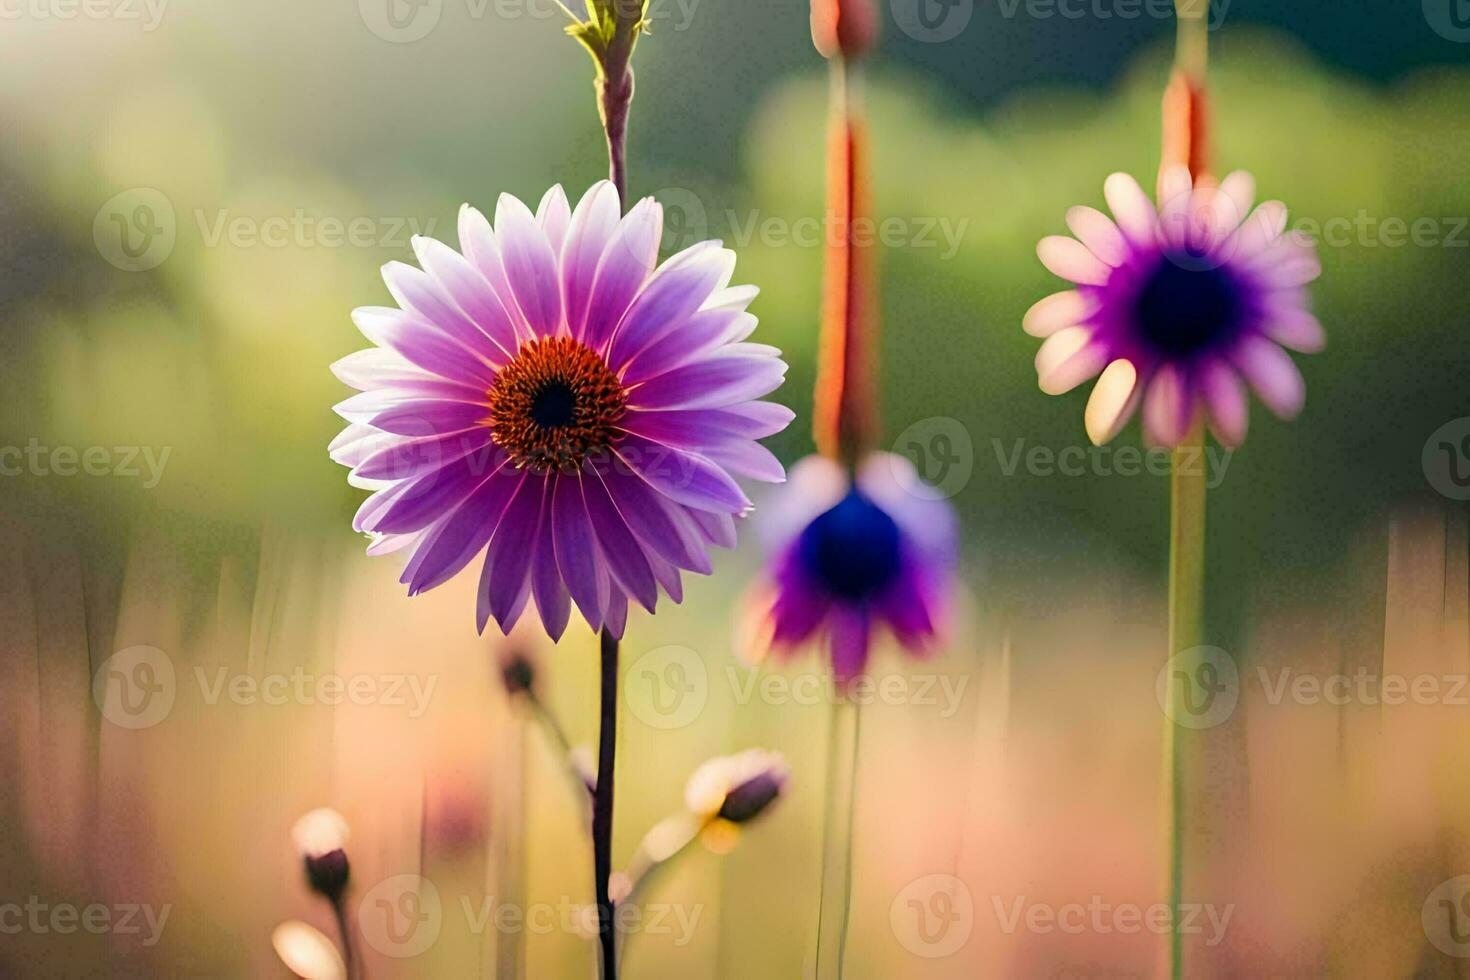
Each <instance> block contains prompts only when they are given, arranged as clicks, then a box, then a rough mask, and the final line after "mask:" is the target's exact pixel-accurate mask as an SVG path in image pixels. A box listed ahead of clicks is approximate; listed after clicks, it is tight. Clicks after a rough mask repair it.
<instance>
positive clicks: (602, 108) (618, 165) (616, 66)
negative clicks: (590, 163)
mask: <svg viewBox="0 0 1470 980" xmlns="http://www.w3.org/2000/svg"><path fill="white" fill-rule="evenodd" d="M610 3H611V9H612V14H613V33H612V38H611V39H610V40H609V41H608V43H607V47H606V49H605V50H604V51H603V52H602V55H601V57H600V58H599V62H598V65H599V71H598V75H597V109H598V112H599V113H600V114H601V116H602V128H603V130H604V131H606V133H607V160H608V179H609V180H611V181H612V183H613V186H614V187H616V188H617V189H618V200H619V201H621V202H622V204H623V207H624V208H625V209H626V208H627V206H628V162H627V155H628V110H629V109H630V108H631V107H632V105H633V68H632V60H633V46H634V44H636V43H637V41H638V32H639V31H640V30H642V29H643V26H642V25H643V4H644V0H610Z"/></svg>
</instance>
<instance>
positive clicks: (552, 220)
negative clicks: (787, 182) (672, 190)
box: [330, 181, 793, 639]
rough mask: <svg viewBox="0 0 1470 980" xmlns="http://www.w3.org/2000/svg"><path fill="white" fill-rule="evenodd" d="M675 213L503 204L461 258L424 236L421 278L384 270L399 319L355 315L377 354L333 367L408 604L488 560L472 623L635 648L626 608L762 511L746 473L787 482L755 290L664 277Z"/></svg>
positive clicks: (560, 202) (715, 250)
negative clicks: (594, 637) (740, 481)
mask: <svg viewBox="0 0 1470 980" xmlns="http://www.w3.org/2000/svg"><path fill="white" fill-rule="evenodd" d="M662 231H663V210H662V208H660V206H659V205H658V203H657V202H655V201H654V200H653V199H652V198H647V199H645V200H643V201H640V202H639V203H638V205H637V206H636V207H634V208H633V209H632V211H631V212H630V213H629V214H628V215H627V216H626V217H623V216H622V210H621V206H620V202H619V200H618V195H617V191H616V190H615V189H614V188H613V186H612V184H610V183H608V182H605V181H604V182H602V183H599V184H597V185H595V186H594V187H593V188H592V189H591V190H589V191H588V192H587V194H586V196H585V197H583V198H582V201H581V202H580V203H579V204H578V205H577V208H576V210H575V211H572V209H571V208H570V207H569V206H568V203H567V198H566V195H565V194H564V193H563V192H562V189H561V188H560V187H553V188H552V189H551V190H550V191H548V192H547V194H546V196H545V197H544V198H543V199H542V201H541V205H540V207H539V208H538V210H537V212H536V214H534V215H533V214H532V213H531V211H530V210H529V209H528V208H527V207H526V206H525V205H524V204H522V203H521V202H520V201H518V200H516V199H515V198H514V197H510V196H508V195H502V196H501V198H500V201H499V204H498V206H497V207H496V212H495V226H494V227H493V228H492V227H491V225H490V222H489V221H487V220H486V219H485V217H484V215H482V214H481V213H480V212H479V211H477V210H475V209H474V208H471V207H469V206H468V205H466V206H465V207H464V208H462V209H461V210H460V216H459V240H460V247H461V249H462V250H463V254H460V253H459V252H456V251H454V250H453V249H451V248H449V247H448V246H447V245H444V244H443V243H441V242H438V241H435V240H434V239H431V238H423V237H418V238H415V239H414V242H413V248H414V252H415V254H416V255H417V257H418V260H419V263H420V265H421V266H422V267H423V268H422V270H420V269H416V268H413V267H412V266H409V265H405V264H403V263H400V262H390V263H389V264H388V265H386V266H384V268H383V278H384V280H385V281H386V282H387V284H388V290H389V292H391V293H392V294H393V298H394V299H395V300H396V301H397V303H398V306H397V307H365V308H362V309H358V310H355V311H353V320H354V322H355V323H356V324H357V326H358V328H359V329H360V330H362V332H363V333H364V334H365V335H366V336H367V338H368V339H369V340H371V341H372V342H373V343H374V344H375V345H376V346H375V347H371V348H369V349H367V350H363V351H359V352H357V353H356V354H352V355H350V356H348V357H346V358H343V359H342V360H341V361H339V362H337V363H336V364H335V365H333V370H334V372H335V373H336V374H337V376H338V377H339V378H341V379H342V381H344V382H345V383H347V384H348V385H351V386H352V387H354V388H356V389H358V390H359V392H360V394H358V395H355V396H354V397H352V398H349V399H348V400H347V401H345V402H343V403H341V404H340V405H338V406H337V412H338V413H339V414H340V415H341V416H342V417H343V418H345V419H347V421H348V422H349V423H350V424H349V425H348V427H347V428H346V429H345V430H344V431H343V432H342V434H341V435H339V436H338V437H337V438H336V439H335V440H334V441H333V442H332V445H331V449H330V452H331V456H332V458H333V459H334V460H336V461H337V462H339V463H342V464H343V465H346V466H350V467H351V468H352V474H351V476H350V477H349V481H350V482H351V483H352V484H353V485H354V486H360V487H364V488H367V489H370V490H372V491H374V492H373V494H372V496H370V497H368V499H367V500H366V501H365V502H364V503H363V505H362V507H361V508H360V509H359V510H358V512H357V516H356V518H355V519H354V521H353V527H354V528H356V529H357V530H359V531H364V532H367V533H368V534H369V535H370V536H372V538H373V539H374V540H373V543H372V544H371V546H370V547H369V548H368V552H369V554H383V553H386V552H390V551H395V550H398V549H406V550H407V552H408V554H409V556H410V557H409V559H408V564H407V567H406V568H405V569H404V572H403V576H402V581H403V582H404V583H405V584H407V585H408V591H409V594H410V595H416V594H418V593H420V592H423V591H424V590H426V589H432V588H434V587H435V586H437V585H440V584H442V583H444V582H446V581H448V580H449V579H450V578H451V577H452V576H454V575H455V573H457V572H458V571H459V570H460V569H462V568H463V567H464V566H465V565H467V564H468V563H469V562H470V561H471V560H472V559H474V558H475V557H476V556H477V555H479V554H481V553H482V552H483V553H484V560H483V562H482V565H481V573H480V586H479V601H478V626H479V629H480V630H482V631H483V630H484V628H485V624H486V622H487V621H488V620H489V619H490V618H491V617H493V618H494V619H495V621H496V622H497V623H498V624H499V625H500V628H501V629H502V630H503V631H507V632H508V631H509V630H510V629H511V627H513V626H514V625H515V623H516V621H517V620H518V619H519V618H520V615H521V613H522V612H523V611H524V609H525V607H526V604H527V602H528V601H529V600H530V599H531V598H532V597H534V599H535V602H536V609H537V611H538V612H539V613H540V616H541V622H542V624H543V625H544V626H545V627H546V631H547V633H548V634H549V635H550V636H551V637H552V639H559V638H560V637H561V634H562V632H563V631H564V630H565V628H566V625H567V621H568V618H569V616H570V610H571V604H572V603H575V604H576V606H577V608H578V609H579V610H581V613H582V615H583V616H584V617H585V618H586V620H587V622H588V623H589V624H590V625H591V626H592V628H593V629H594V630H596V629H601V628H606V629H608V630H609V631H610V632H612V633H613V635H615V636H619V637H620V636H621V635H622V632H623V628H624V625H625V624H626V619H627V610H628V602H629V600H632V601H634V602H636V603H638V604H639V605H641V606H643V607H644V608H646V609H648V610H650V611H651V610H652V609H653V608H654V605H655V603H656V601H657V599H658V592H659V588H660V587H662V589H663V590H664V591H665V592H666V593H667V594H668V595H669V596H670V597H671V598H672V599H673V600H674V601H675V602H678V601H679V600H680V598H681V596H682V586H681V583H680V571H681V570H685V571H692V572H699V573H701V574H708V573H709V572H710V570H711V566H710V558H709V548H710V546H711V545H716V544H717V545H721V546H724V547H731V546H733V545H734V543H735V517H736V516H738V515H741V514H743V513H745V512H746V511H747V510H748V509H749V508H750V501H749V499H747V497H746V496H745V494H744V493H743V492H742V491H741V489H740V487H739V486H738V485H737V484H736V482H735V479H734V477H736V476H744V477H750V478H752V479H756V480H765V481H768V482H780V481H782V480H783V479H784V478H785V474H784V472H783V471H782V468H781V464H780V463H779V462H777V460H776V458H775V457H774V456H773V455H771V453H770V452H769V451H768V450H767V449H765V448H764V447H763V446H761V445H759V444H758V443H757V442H756V441H755V440H757V439H761V438H764V437H766V436H769V435H772V434H774V433H776V432H779V431H781V430H782V429H784V428H785V427H786V425H787V424H788V423H789V422H790V421H791V419H792V418H793V414H792V412H791V411H790V410H789V409H787V408H784V407H782V406H780V405H776V404H773V403H770V402H763V401H759V400H757V399H759V398H761V396H763V395H766V394H768V393H770V392H771V391H774V390H775V389H776V388H777V387H779V386H780V384H781V381H782V378H783V376H784V375H785V373H786V365H785V363H783V362H782V361H781V359H780V357H779V356H778V355H779V354H780V352H779V351H777V350H776V349H775V348H772V347H767V346H764V345H761V344H751V343H745V342H744V341H745V339H746V338H747V337H749V336H750V334H751V332H752V331H754V330H755V327H756V318H755V317H754V316H752V315H751V314H750V313H747V312H746V307H747V306H748V305H749V304H750V302H751V300H753V299H754V298H755V295H756V289H755V288H754V287H753V286H734V287H732V286H730V279H731V276H732V275H733V273H734V270H735V256H734V253H732V252H730V251H729V250H727V249H724V248H722V247H721V246H720V243H718V242H703V243H701V244H698V245H695V246H693V247H691V248H689V249H687V250H685V251H683V252H680V253H679V254H678V255H675V256H673V257H672V258H670V259H669V260H668V261H667V262H665V263H663V264H662V265H661V266H660V265H659V264H658V247H659V239H660V237H661V235H662Z"/></svg>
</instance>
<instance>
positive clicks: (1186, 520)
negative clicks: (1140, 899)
mask: <svg viewBox="0 0 1470 980" xmlns="http://www.w3.org/2000/svg"><path fill="white" fill-rule="evenodd" d="M1203 447H1204V428H1203V426H1202V425H1196V426H1195V428H1194V431H1193V432H1191V433H1190V435H1189V437H1188V438H1186V439H1185V441H1184V443H1183V444H1181V445H1180V446H1179V448H1177V449H1176V450H1175V451H1174V455H1173V463H1172V473H1171V476H1170V504H1169V656H1170V657H1171V658H1172V657H1176V656H1178V655H1179V654H1180V653H1182V652H1184V651H1186V650H1188V649H1190V648H1192V647H1196V646H1199V644H1200V640H1201V631H1202V626H1203V624H1202V607H1203V600H1204V571H1205V564H1204V563H1205V468H1204V467H1203V466H1202V465H1200V460H1201V459H1202V458H1203V456H1202V455H1201V453H1202V450H1203ZM1166 691H1167V692H1168V693H1167V694H1166V697H1167V698H1168V702H1167V704H1166V706H1165V712H1164V779H1165V787H1166V788H1165V797H1166V801H1167V802H1166V804H1165V810H1166V819H1167V823H1168V828H1169V861H1168V872H1167V873H1168V893H1169V908H1170V910H1171V911H1172V912H1173V914H1174V915H1175V916H1176V921H1175V924H1176V926H1177V924H1178V923H1177V916H1178V915H1179V909H1180V905H1181V904H1182V902H1183V895H1184V831H1185V827H1184V810H1185V806H1184V804H1185V800H1186V797H1187V794H1188V790H1189V784H1188V767H1187V765H1186V758H1185V755H1186V753H1185V752H1184V751H1183V747H1182V746H1181V745H1180V737H1181V735H1183V734H1184V729H1183V728H1182V726H1180V725H1178V724H1176V723H1175V722H1174V720H1173V719H1174V718H1175V717H1176V716H1177V715H1176V711H1177V710H1181V709H1180V706H1179V705H1178V698H1179V697H1180V695H1181V693H1182V691H1181V689H1180V686H1179V685H1177V684H1174V683H1172V682H1171V683H1169V684H1168V685H1167V687H1166ZM1169 975H1170V976H1171V977H1174V978H1176V980H1177V978H1179V977H1182V976H1183V975H1184V948H1183V939H1182V936H1181V934H1180V931H1179V929H1178V928H1174V929H1171V930H1170V931H1169Z"/></svg>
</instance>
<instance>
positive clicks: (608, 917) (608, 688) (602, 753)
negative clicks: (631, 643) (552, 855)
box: [592, 629, 618, 980]
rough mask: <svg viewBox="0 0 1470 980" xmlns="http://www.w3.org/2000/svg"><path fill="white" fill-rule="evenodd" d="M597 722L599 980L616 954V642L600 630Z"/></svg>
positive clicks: (611, 971) (613, 965)
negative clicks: (613, 883)
mask: <svg viewBox="0 0 1470 980" xmlns="http://www.w3.org/2000/svg"><path fill="white" fill-rule="evenodd" d="M601 649H602V656H601V661H602V697H601V711H600V716H601V722H600V725H599V728H598V733H597V789H596V792H595V793H594V794H593V800H592V864H593V873H594V874H595V875H596V877H597V880H596V882H595V891H596V894H597V939H598V943H599V944H600V945H601V947H602V980H617V975H618V955H617V942H616V935H615V933H614V931H613V911H614V909H613V903H612V897H611V895H610V894H609V886H610V885H611V879H612V833H613V783H614V773H613V767H614V764H615V761H616V757H617V745H618V641H617V639H616V638H615V637H614V636H613V635H612V634H611V633H609V632H608V631H607V630H606V629H604V630H603V631H602V637H601Z"/></svg>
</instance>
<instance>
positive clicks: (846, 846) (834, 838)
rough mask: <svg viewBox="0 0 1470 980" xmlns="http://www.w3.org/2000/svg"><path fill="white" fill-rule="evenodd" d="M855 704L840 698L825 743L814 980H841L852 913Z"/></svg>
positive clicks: (858, 731) (857, 718)
mask: <svg viewBox="0 0 1470 980" xmlns="http://www.w3.org/2000/svg"><path fill="white" fill-rule="evenodd" d="M861 734H862V716H861V714H860V713H859V711H858V705H857V704H856V703H855V702H853V701H850V700H847V699H845V698H844V699H842V700H840V701H838V702H837V704H836V705H834V706H833V708H832V727H831V730H830V732H829V734H828V741H827V806H826V813H825V815H824V817H823V819H822V825H823V831H822V837H823V851H822V890H821V893H820V897H819V898H818V900H817V968H816V977H817V980H837V978H840V977H841V976H842V969H843V957H844V955H845V953H846V951H847V925H848V919H849V917H850V914H851V908H852V818H853V804H854V802H855V800H856V795H857V767H858V742H859V740H860V737H861Z"/></svg>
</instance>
